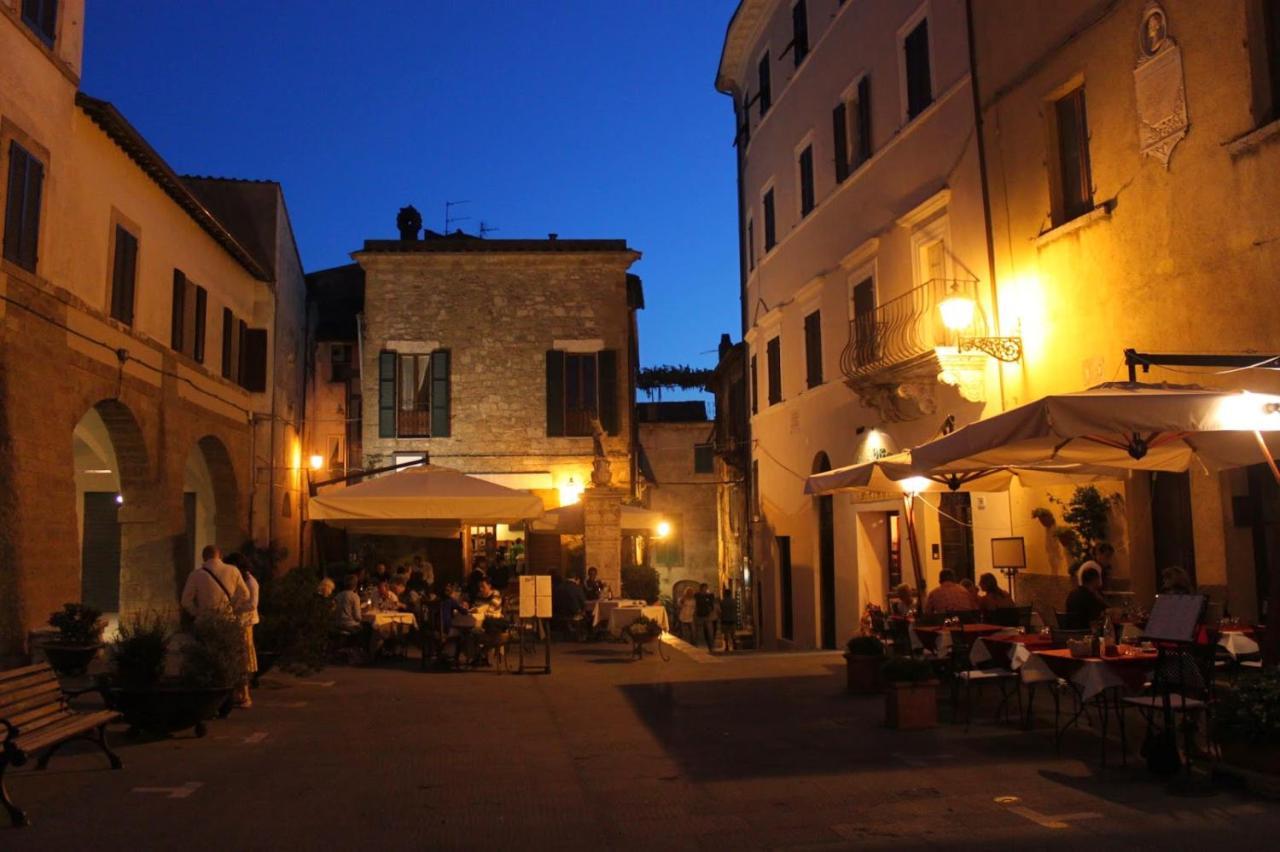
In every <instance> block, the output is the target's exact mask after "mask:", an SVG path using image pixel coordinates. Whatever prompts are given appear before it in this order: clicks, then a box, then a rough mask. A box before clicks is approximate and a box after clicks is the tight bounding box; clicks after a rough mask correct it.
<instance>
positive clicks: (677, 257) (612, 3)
mask: <svg viewBox="0 0 1280 852" xmlns="http://www.w3.org/2000/svg"><path fill="white" fill-rule="evenodd" d="M735 5H736V0H631V2H624V0H519V1H518V2H517V0H504V2H499V0H491V2H482V0H466V2H463V1H462V0H457V2H445V0H435V2H422V0H419V2H407V0H363V1H362V2H356V0H350V1H349V2H334V0H330V2H310V1H309V2H300V0H272V2H262V0H219V2H216V3H215V2H179V3H175V2H173V0H91V2H90V3H89V4H88V10H87V13H86V16H87V20H86V34H85V63H84V77H83V80H82V82H81V86H82V88H83V89H84V90H85V91H86V92H87V93H88V94H91V95H93V96H95V97H99V98H103V99H105V100H109V101H112V102H113V103H115V104H116V105H117V106H118V107H119V108H120V110H121V111H122V112H123V113H124V115H125V116H126V117H127V118H128V119H129V120H130V121H131V122H132V123H133V124H134V126H136V127H137V128H138V129H139V130H140V131H141V132H142V133H143V134H144V135H145V136H146V137H147V139H148V140H149V141H150V142H151V143H152V145H153V146H155V148H156V149H157V150H158V151H159V152H160V153H161V154H162V155H163V156H164V157H165V158H166V159H167V160H168V161H169V162H170V164H171V165H172V166H173V167H174V168H175V169H177V170H178V171H179V172H180V173H196V174H211V175H223V176H234V177H248V178H270V179H274V180H278V181H280V182H281V183H282V184H283V185H284V190H285V198H286V201H287V203H288V205H289V212H290V216H291V218H292V221H293V226H294V230H295V231H296V233H297V238H298V246H299V249H300V251H301V253H302V260H303V264H304V266H305V268H306V269H307V270H308V271H310V270H315V269H323V268H325V267H329V266H335V265H338V264H342V263H347V262H349V258H348V254H349V253H350V252H351V251H354V250H356V249H357V248H359V247H360V245H361V241H362V240H364V239H365V238H367V237H394V236H395V233H396V232H395V214H396V211H397V210H398V209H399V208H400V207H401V206H403V205H405V204H414V205H415V206H416V207H417V208H418V209H419V210H420V211H421V212H422V214H423V220H424V223H425V225H426V226H427V227H429V228H432V229H433V230H440V229H442V228H443V225H444V222H443V218H444V202H445V201H446V200H468V201H470V202H471V203H470V204H466V205H462V206H460V207H458V208H456V210H455V215H458V216H469V217H471V218H469V219H464V220H462V221H459V222H457V223H456V224H455V227H461V228H463V230H466V231H470V232H473V233H474V232H475V231H476V230H477V229H478V227H479V224H480V222H482V221H483V222H484V223H485V224H486V225H488V226H489V227H493V228H496V229H497V230H496V231H494V232H492V233H491V234H490V236H491V237H494V238H501V237H541V236H545V235H546V234H547V233H548V232H552V231H554V232H557V233H559V234H560V235H561V236H562V237H566V238H568V237H625V238H626V239H627V240H628V242H629V243H630V244H631V245H632V246H633V247H635V248H637V249H639V250H640V251H642V252H643V253H644V258H643V259H642V260H641V261H640V262H638V263H637V264H636V265H635V266H634V267H632V271H634V272H636V273H637V274H639V275H640V276H641V277H643V279H644V283H645V294H646V299H647V308H646V309H645V310H644V311H642V312H641V320H640V322H641V360H642V363H644V364H647V365H652V364H659V363H688V364H693V365H695V366H711V365H712V364H714V361H715V356H714V353H713V350H714V349H715V346H716V343H717V341H718V339H719V335H720V333H721V332H722V331H723V332H729V333H730V334H732V335H733V337H734V339H737V338H738V336H739V331H740V329H739V327H738V303H737V281H738V265H737V237H736V234H735V231H736V227H735V226H736V213H735V208H734V180H735V178H734V167H733V159H734V158H733V147H732V133H733V119H732V112H731V106H730V102H729V99H728V98H727V97H725V96H724V95H721V94H719V93H717V92H716V91H715V89H714V85H713V83H714V79H715V71H716V64H717V62H718V60H719V56H720V48H721V45H722V41H723V36H724V30H725V27H726V26H727V24H728V22H729V17H730V16H731V14H732V13H733V9H734V7H735ZM501 323H502V318H501V317H500V316H499V317H495V332H496V333H499V334H500V333H501ZM675 396H680V394H673V395H671V396H669V397H665V398H672V397H675Z"/></svg>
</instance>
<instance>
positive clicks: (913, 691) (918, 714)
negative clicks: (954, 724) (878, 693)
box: [884, 680, 938, 731]
mask: <svg viewBox="0 0 1280 852" xmlns="http://www.w3.org/2000/svg"><path fill="white" fill-rule="evenodd" d="M884 706H885V724H886V725H888V726H889V727H890V728H896V729H897V730H899V731H923V730H926V729H928V728H933V727H936V726H937V724H938V682H937V681H936V680H923V681H910V682H895V683H890V684H889V685H888V691H887V692H886V693H885V702H884Z"/></svg>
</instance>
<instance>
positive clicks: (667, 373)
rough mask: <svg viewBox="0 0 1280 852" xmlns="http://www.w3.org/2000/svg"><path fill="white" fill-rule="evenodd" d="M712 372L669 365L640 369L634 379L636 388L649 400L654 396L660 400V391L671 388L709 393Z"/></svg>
mask: <svg viewBox="0 0 1280 852" xmlns="http://www.w3.org/2000/svg"><path fill="white" fill-rule="evenodd" d="M714 372H715V371H714V370H709V369H705V368H697V367H689V366H685V365H678V366H675V365H671V364H662V365H660V366H657V367H641V368H640V373H639V375H638V376H637V377H636V387H637V388H639V389H640V390H642V391H644V393H645V396H647V397H648V398H649V399H653V398H654V397H655V396H656V397H657V398H658V399H659V400H660V399H662V391H663V390H666V389H671V388H679V389H680V390H697V391H707V392H710V391H711V376H712V375H713V374H714Z"/></svg>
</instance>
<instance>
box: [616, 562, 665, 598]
mask: <svg viewBox="0 0 1280 852" xmlns="http://www.w3.org/2000/svg"><path fill="white" fill-rule="evenodd" d="M622 596H623V597H624V598H631V599H632V600H637V601H644V602H645V603H648V604H654V603H657V602H658V569H656V568H651V567H650V566H648V565H627V566H624V567H623V569H622Z"/></svg>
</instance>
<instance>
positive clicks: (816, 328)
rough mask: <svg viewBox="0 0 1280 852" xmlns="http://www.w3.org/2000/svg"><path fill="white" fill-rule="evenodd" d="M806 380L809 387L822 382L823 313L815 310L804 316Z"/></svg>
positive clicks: (814, 386)
mask: <svg viewBox="0 0 1280 852" xmlns="http://www.w3.org/2000/svg"><path fill="white" fill-rule="evenodd" d="M804 362H805V380H806V383H807V384H808V386H809V387H811V388H816V387H817V386H818V385H820V384H822V313H821V311H814V312H813V313H811V314H809V315H808V316H807V317H805V318H804Z"/></svg>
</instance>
